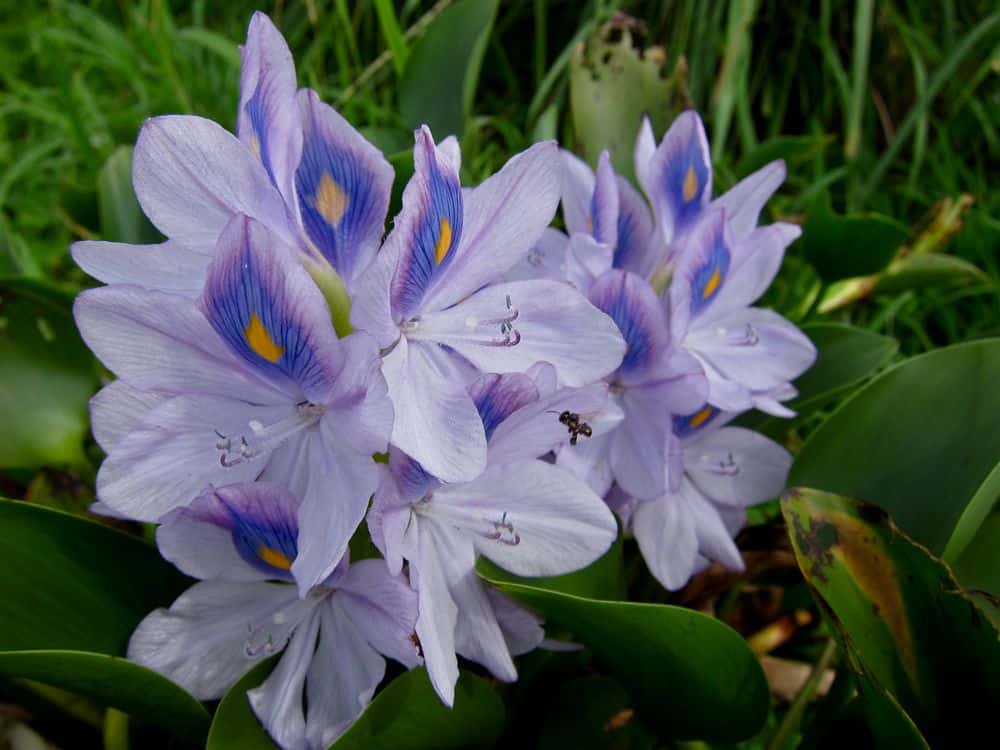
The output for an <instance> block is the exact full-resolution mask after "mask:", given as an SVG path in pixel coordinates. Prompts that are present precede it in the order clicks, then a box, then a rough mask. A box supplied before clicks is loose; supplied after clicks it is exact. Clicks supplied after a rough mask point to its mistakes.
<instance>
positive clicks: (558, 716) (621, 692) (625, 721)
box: [538, 675, 655, 750]
mask: <svg viewBox="0 0 1000 750" xmlns="http://www.w3.org/2000/svg"><path fill="white" fill-rule="evenodd" d="M654 742H655V738H654V737H653V736H652V734H651V732H650V731H649V730H648V729H647V728H646V727H644V726H643V725H642V724H640V723H638V721H637V720H636V718H635V710H634V709H633V708H632V701H631V698H629V694H628V693H627V692H626V691H625V689H624V688H623V687H622V686H621V685H619V684H618V682H617V681H615V680H613V679H611V678H610V677H602V676H599V675H592V676H589V677H580V678H577V679H575V680H571V681H569V682H566V683H564V684H562V685H560V687H559V689H558V691H557V692H556V694H555V695H554V696H552V698H551V700H550V702H549V706H548V712H547V713H546V716H545V722H544V724H543V725H542V732H541V737H540V738H539V741H538V750H566V748H573V750H612V749H613V750H652V748H653V747H654Z"/></svg>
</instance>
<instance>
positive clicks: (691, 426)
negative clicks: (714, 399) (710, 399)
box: [673, 404, 720, 438]
mask: <svg viewBox="0 0 1000 750" xmlns="http://www.w3.org/2000/svg"><path fill="white" fill-rule="evenodd" d="M719 413H720V412H719V410H718V409H716V408H715V407H714V406H709V405H708V404H705V405H704V406H702V407H701V408H700V409H698V411H696V412H694V413H693V414H687V415H684V416H678V417H674V420H673V421H674V434H675V435H676V436H677V437H681V438H682V437H687V436H689V435H694V434H695V433H696V432H699V431H701V430H702V429H704V428H705V427H707V426H708V425H710V424H711V423H712V420H714V419H715V417H716V416H718V414H719Z"/></svg>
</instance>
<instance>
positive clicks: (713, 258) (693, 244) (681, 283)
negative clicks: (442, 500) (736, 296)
mask: <svg viewBox="0 0 1000 750" xmlns="http://www.w3.org/2000/svg"><path fill="white" fill-rule="evenodd" d="M730 247H731V243H730V241H729V236H728V233H727V231H726V223H725V212H724V211H722V210H719V211H715V210H712V211H707V212H706V213H705V214H704V215H703V216H702V218H701V220H700V221H698V223H697V224H696V225H695V227H694V228H693V229H692V230H691V231H690V232H689V233H688V235H687V237H686V239H685V242H684V247H683V248H682V250H681V252H680V253H678V255H677V258H676V266H675V268H674V276H673V279H672V280H671V282H670V293H669V303H670V330H671V335H672V338H673V340H674V341H680V340H681V339H682V338H683V336H684V332H685V331H687V330H688V328H689V326H691V325H693V321H695V320H696V319H698V317H699V316H703V315H707V314H708V313H709V312H710V311H711V309H712V306H713V303H714V302H715V300H716V299H717V298H718V297H719V296H720V294H721V293H722V291H723V289H724V288H725V286H726V285H727V283H728V282H729V278H730V275H731V270H732V269H731V266H732V253H731V251H730Z"/></svg>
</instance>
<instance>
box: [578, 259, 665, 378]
mask: <svg viewBox="0 0 1000 750" xmlns="http://www.w3.org/2000/svg"><path fill="white" fill-rule="evenodd" d="M589 297H590V301H591V302H592V303H593V304H594V305H595V306H596V307H597V308H598V309H599V310H601V311H603V312H605V313H607V314H608V315H609V316H610V317H611V319H612V320H613V321H614V322H615V325H616V326H617V327H618V330H619V331H621V335H622V336H623V337H624V339H625V344H626V346H627V348H626V350H625V357H624V359H623V360H622V363H621V367H620V368H619V370H618V376H619V378H620V379H621V380H622V381H623V382H625V383H635V382H641V381H643V380H645V379H646V377H647V376H648V374H649V372H650V370H651V369H652V368H655V367H657V365H658V363H659V361H660V360H661V359H662V358H663V356H664V355H665V354H666V351H667V347H668V345H669V343H670V333H669V331H668V329H667V320H666V316H665V313H664V310H663V307H662V305H661V304H660V300H659V299H658V298H657V296H656V292H654V291H653V288H652V287H651V286H650V285H649V283H648V282H646V281H645V280H644V279H641V278H639V277H638V276H636V275H635V274H633V273H630V272H628V271H619V270H611V271H608V272H607V273H605V274H604V275H602V276H601V277H600V278H599V279H597V280H596V281H595V282H594V284H593V285H592V286H591V288H590V294H589Z"/></svg>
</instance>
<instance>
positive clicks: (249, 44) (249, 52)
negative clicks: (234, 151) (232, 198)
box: [236, 11, 302, 205]
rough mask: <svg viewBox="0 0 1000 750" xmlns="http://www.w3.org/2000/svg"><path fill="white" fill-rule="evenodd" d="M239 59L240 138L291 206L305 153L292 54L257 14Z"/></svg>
mask: <svg viewBox="0 0 1000 750" xmlns="http://www.w3.org/2000/svg"><path fill="white" fill-rule="evenodd" d="M240 56H241V59H242V65H241V70H240V103H239V109H238V110H237V115H236V130H237V133H238V134H239V137H240V140H241V141H242V142H243V143H244V144H246V146H247V148H248V149H249V150H250V151H251V153H253V154H254V155H255V156H256V157H257V158H259V159H260V160H261V163H262V164H263V165H264V169H266V170H267V173H268V174H269V175H270V176H271V179H272V180H273V182H274V184H275V186H276V187H277V188H278V190H279V191H280V192H281V194H282V196H284V198H285V201H286V202H287V204H288V205H291V204H292V202H293V201H294V199H295V192H294V190H293V187H292V176H293V175H294V173H295V166H296V165H297V164H298V163H299V157H300V155H301V153H302V129H301V127H300V124H299V116H298V110H297V109H296V106H295V88H296V86H295V62H294V61H293V60H292V53H291V51H290V50H289V49H288V45H287V44H286V43H285V39H284V37H283V36H282V35H281V32H280V31H278V29H277V28H275V26H274V24H273V23H272V22H271V19H270V18H268V17H267V16H266V15H265V14H263V13H261V12H259V11H258V12H256V13H254V14H253V16H252V17H251V18H250V26H249V28H248V29H247V41H246V44H245V45H243V48H242V49H241V50H240Z"/></svg>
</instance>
